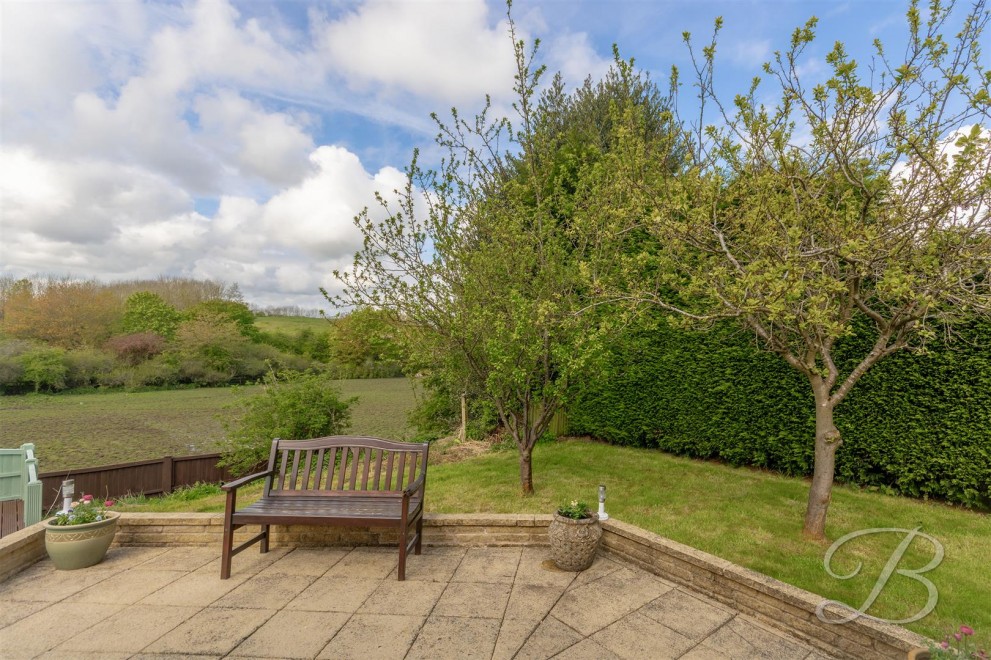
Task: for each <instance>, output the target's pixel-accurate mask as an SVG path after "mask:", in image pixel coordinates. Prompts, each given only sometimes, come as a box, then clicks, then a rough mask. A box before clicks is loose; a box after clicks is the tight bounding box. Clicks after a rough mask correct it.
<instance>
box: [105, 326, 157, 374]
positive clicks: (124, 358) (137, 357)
mask: <svg viewBox="0 0 991 660" xmlns="http://www.w3.org/2000/svg"><path fill="white" fill-rule="evenodd" d="M106 347H107V349H108V350H111V351H113V352H114V354H115V355H116V356H117V359H119V360H120V361H121V362H123V363H124V364H129V365H131V366H134V365H136V364H140V363H142V362H144V361H145V360H150V359H151V358H153V357H155V356H156V355H159V354H161V352H162V351H164V350H165V337H163V336H162V335H160V334H158V333H157V332H136V333H134V334H130V335H120V336H119V337H113V338H112V339H110V340H109V341H108V342H107V343H106Z"/></svg>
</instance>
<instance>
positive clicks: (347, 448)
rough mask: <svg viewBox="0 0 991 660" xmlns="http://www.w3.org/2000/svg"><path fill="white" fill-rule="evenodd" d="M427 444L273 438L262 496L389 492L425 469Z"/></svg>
mask: <svg viewBox="0 0 991 660" xmlns="http://www.w3.org/2000/svg"><path fill="white" fill-rule="evenodd" d="M428 449H429V445H428V444H427V443H425V442H423V443H408V442H395V441H392V440H383V439H382V438H369V437H363V436H345V435H333V436H328V437H325V438H314V439H312V440H279V439H276V440H273V441H272V453H271V455H270V456H269V459H268V469H269V470H273V471H274V474H273V476H271V477H268V478H267V479H266V480H265V496H266V497H285V496H293V495H304V494H305V495H319V494H325V495H335V496H337V495H348V494H354V495H370V494H374V493H382V494H395V493H397V492H400V491H402V490H403V489H404V488H406V487H407V486H409V485H410V484H412V483H413V482H415V481H416V480H417V479H418V478H419V477H420V475H421V474H424V473H425V472H426V469H427V451H428Z"/></svg>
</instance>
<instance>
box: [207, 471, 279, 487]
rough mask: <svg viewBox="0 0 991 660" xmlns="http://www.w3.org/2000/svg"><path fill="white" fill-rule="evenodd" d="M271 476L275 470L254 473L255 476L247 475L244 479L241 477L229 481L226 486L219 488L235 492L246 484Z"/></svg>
mask: <svg viewBox="0 0 991 660" xmlns="http://www.w3.org/2000/svg"><path fill="white" fill-rule="evenodd" d="M272 474H275V470H265V471H264V472H256V473H255V474H249V475H248V476H246V477H241V478H240V479H235V480H234V481H229V482H227V483H226V484H223V485H222V486H221V487H220V488H221V489H223V490H226V491H231V490H236V489H238V488H240V487H241V486H243V485H245V484H247V483H251V482H252V481H254V480H256V479H261V478H262V477H267V476H269V475H272Z"/></svg>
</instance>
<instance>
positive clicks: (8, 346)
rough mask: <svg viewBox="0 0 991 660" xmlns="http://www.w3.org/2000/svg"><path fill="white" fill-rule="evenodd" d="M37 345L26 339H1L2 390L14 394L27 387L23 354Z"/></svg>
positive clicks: (0, 379) (0, 383)
mask: <svg viewBox="0 0 991 660" xmlns="http://www.w3.org/2000/svg"><path fill="white" fill-rule="evenodd" d="M36 346H37V345H36V344H35V343H34V342H31V341H27V340H24V339H7V340H4V341H0V392H3V393H5V394H8V393H9V394H13V393H17V392H20V391H22V390H23V389H24V388H26V387H27V385H26V383H25V382H24V364H23V363H22V362H21V355H23V354H24V353H27V352H28V351H30V350H32V349H34V348H35V347H36Z"/></svg>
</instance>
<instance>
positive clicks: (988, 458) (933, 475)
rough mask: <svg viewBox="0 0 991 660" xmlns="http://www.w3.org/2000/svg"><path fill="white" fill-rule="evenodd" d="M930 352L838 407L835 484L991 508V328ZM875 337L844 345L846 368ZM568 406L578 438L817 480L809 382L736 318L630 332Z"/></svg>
mask: <svg viewBox="0 0 991 660" xmlns="http://www.w3.org/2000/svg"><path fill="white" fill-rule="evenodd" d="M959 331H960V334H961V337H960V340H959V341H956V342H953V344H952V345H948V344H947V343H945V342H942V341H934V342H933V343H932V344H931V345H930V347H929V353H928V354H926V355H916V354H911V353H900V354H896V355H893V356H891V357H890V358H886V359H884V360H882V361H881V362H879V363H878V364H877V366H875V367H874V368H873V369H871V370H870V371H869V372H868V373H867V374H866V375H865V376H864V377H863V378H862V379H861V381H860V382H859V383H857V385H856V387H854V388H853V390H851V392H850V395H849V396H848V398H847V399H846V400H845V401H844V402H843V403H842V404H840V405H839V406H838V407H837V409H836V416H835V422H836V425H837V428H839V430H840V431H841V433H842V434H843V444H842V445H841V446H840V448H839V450H838V452H837V456H836V478H837V480H839V481H843V482H847V483H853V484H859V485H862V486H865V487H869V488H874V489H880V490H885V491H890V492H897V493H901V494H905V495H910V496H914V497H934V498H940V499H946V500H949V501H951V502H956V503H960V504H964V505H967V506H974V507H987V506H989V505H991V431H989V429H991V351H988V350H987V346H989V345H991V323H987V322H974V323H971V324H970V325H967V326H964V327H961V328H959ZM869 342H870V338H869V336H868V334H867V333H866V332H859V333H857V334H856V335H855V336H853V337H849V338H845V339H844V340H843V341H842V342H840V343H838V344H837V348H836V360H837V364H838V366H840V369H841V370H845V371H846V372H848V371H849V370H850V369H852V367H853V363H854V360H856V359H857V357H856V356H860V355H863V353H864V351H865V345H869ZM576 389H577V392H576V396H575V398H574V399H573V400H572V401H571V402H570V404H569V406H568V421H569V425H570V427H571V430H572V431H573V432H575V433H585V434H590V435H594V436H597V437H600V438H603V439H606V440H609V441H611V442H615V443H617V444H625V445H634V446H641V447H656V448H660V449H663V450H665V451H669V452H672V453H675V454H681V455H686V456H693V457H697V458H716V459H719V460H723V461H726V462H728V463H730V464H732V465H751V466H757V467H762V468H768V469H772V470H776V471H779V472H782V473H784V474H789V475H795V476H803V475H809V474H811V472H812V467H813V460H814V446H813V437H814V435H815V413H814V407H813V400H812V393H811V390H810V388H809V385H808V382H807V381H806V380H805V379H804V378H803V377H802V376H800V375H799V374H798V373H797V372H795V371H794V370H793V369H791V368H790V367H788V365H786V364H785V362H784V361H783V360H781V359H780V358H779V357H777V356H776V355H771V354H768V353H764V352H761V351H758V350H757V349H756V348H755V347H754V346H753V344H752V340H751V338H750V337H749V336H747V335H746V334H745V333H741V332H739V331H737V330H736V328H735V326H733V325H731V324H729V323H725V324H719V325H717V326H716V327H714V328H713V329H711V330H709V331H707V332H704V333H699V332H688V331H683V330H679V329H677V328H673V327H670V326H667V325H664V324H659V325H658V327H656V328H653V329H646V328H643V327H641V328H633V329H630V330H628V331H627V332H626V334H624V335H623V336H622V337H621V338H619V340H617V341H615V342H614V343H613V344H612V345H611V346H610V349H609V355H608V356H607V359H606V360H605V366H603V367H602V368H601V369H600V370H598V371H596V373H590V374H588V375H587V376H586V378H584V379H582V381H581V382H580V383H579V384H578V386H577V388H576Z"/></svg>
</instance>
